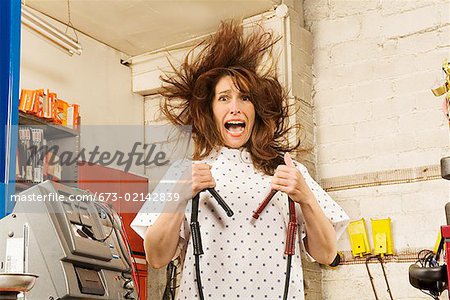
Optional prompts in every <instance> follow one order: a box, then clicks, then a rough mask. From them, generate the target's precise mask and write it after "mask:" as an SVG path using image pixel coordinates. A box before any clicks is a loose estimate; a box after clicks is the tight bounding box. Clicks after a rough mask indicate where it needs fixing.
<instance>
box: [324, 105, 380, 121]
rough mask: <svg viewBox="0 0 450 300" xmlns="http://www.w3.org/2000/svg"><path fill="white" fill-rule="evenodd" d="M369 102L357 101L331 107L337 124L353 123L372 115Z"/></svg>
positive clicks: (367, 118)
mask: <svg viewBox="0 0 450 300" xmlns="http://www.w3.org/2000/svg"><path fill="white" fill-rule="evenodd" d="M371 106H372V105H371V103H367V102H358V103H349V104H342V105H337V106H335V107H334V109H333V113H334V120H335V121H336V123H337V124H353V123H358V122H363V121H368V120H370V119H371V117H372V111H371Z"/></svg>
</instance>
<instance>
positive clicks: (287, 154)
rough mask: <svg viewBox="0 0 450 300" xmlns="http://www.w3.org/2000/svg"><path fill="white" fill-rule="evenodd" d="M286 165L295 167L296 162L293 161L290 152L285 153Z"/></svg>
mask: <svg viewBox="0 0 450 300" xmlns="http://www.w3.org/2000/svg"><path fill="white" fill-rule="evenodd" d="M284 163H285V164H286V166H288V167H295V166H294V162H293V161H292V158H291V155H290V154H289V153H288V152H286V153H284Z"/></svg>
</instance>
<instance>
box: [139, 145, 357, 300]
mask: <svg viewBox="0 0 450 300" xmlns="http://www.w3.org/2000/svg"><path fill="white" fill-rule="evenodd" d="M202 163H208V164H210V165H211V166H212V168H211V172H212V175H213V177H214V178H215V180H216V183H217V186H216V190H217V192H218V193H219V194H220V195H221V196H222V197H223V198H224V200H225V201H226V202H227V204H228V205H229V206H230V207H231V208H232V210H233V211H234V216H233V217H232V218H229V217H227V215H226V214H225V212H224V211H223V210H222V208H221V207H220V206H219V205H218V203H217V202H216V201H215V199H214V198H212V196H211V195H210V194H209V193H208V192H204V193H202V194H201V197H200V206H199V216H198V219H199V223H200V230H201V234H202V244H203V249H204V252H205V253H204V254H203V255H202V256H201V257H200V265H201V270H202V284H203V288H204V294H205V296H207V297H208V298H210V299H212V298H214V299H216V298H226V299H282V296H283V290H284V280H285V271H286V270H285V268H286V256H285V255H284V244H285V238H286V227H287V223H288V205H287V203H288V201H287V196H286V195H285V194H283V193H277V194H276V195H275V197H274V198H273V199H272V201H271V202H270V204H269V205H268V206H267V208H266V209H265V210H264V211H263V213H262V214H261V216H260V218H259V219H258V220H256V221H255V220H254V219H253V218H252V213H253V211H254V210H255V209H256V208H257V207H258V205H259V203H260V202H261V201H262V200H263V199H264V197H265V196H266V194H267V193H268V192H269V189H270V181H271V177H270V176H267V175H264V174H262V173H260V172H258V171H256V170H255V169H254V167H253V165H252V162H251V157H250V154H249V153H248V152H247V151H245V150H238V149H229V148H222V149H221V151H220V152H218V153H214V154H212V155H211V156H210V157H208V158H207V159H205V160H204V161H202ZM295 165H296V167H297V168H298V169H299V171H300V172H301V173H302V175H303V176H304V178H305V181H306V183H307V184H308V186H309V187H310V188H311V190H312V192H313V193H314V194H315V196H316V199H317V200H318V202H319V204H320V205H321V207H322V209H323V210H324V212H325V214H326V216H327V217H328V218H329V219H330V220H331V221H332V223H333V226H334V228H335V229H336V234H337V236H338V237H339V236H340V235H341V234H342V232H343V231H344V230H345V227H346V224H347V223H348V217H347V215H346V214H345V212H344V211H343V210H342V209H341V208H340V207H339V206H338V205H337V204H336V203H335V202H334V201H333V200H332V199H331V198H330V196H329V195H328V194H326V193H325V192H324V191H323V189H322V188H321V187H320V186H319V185H318V184H317V183H316V182H315V181H314V180H313V179H312V178H311V176H310V175H309V174H308V171H307V169H306V168H305V167H304V166H303V165H301V164H300V163H298V162H295ZM296 209H297V210H298V211H297V216H298V224H299V230H298V232H299V238H298V239H297V240H298V241H299V245H298V246H297V247H296V254H295V255H293V258H292V270H291V283H290V288H289V297H288V298H289V299H300V300H301V299H304V292H303V275H302V268H301V259H300V253H303V254H304V255H305V256H306V257H307V258H309V259H310V260H313V258H312V257H311V256H309V254H308V253H307V252H306V251H305V248H304V245H303V239H304V238H305V237H306V227H305V223H304V221H303V216H302V214H301V210H300V208H299V206H298V205H296ZM158 216H159V214H158V213H148V212H146V211H143V210H141V212H140V213H139V214H138V215H137V216H136V218H135V220H134V221H133V222H132V227H133V228H134V229H135V230H136V229H137V232H138V233H140V232H145V229H146V227H147V226H149V225H150V224H152V222H154V221H155V220H156V218H157V217H158ZM189 217H190V214H189V213H186V219H185V223H184V225H183V226H182V228H181V230H180V236H181V237H182V238H181V239H180V246H179V248H180V250H181V248H183V247H187V249H186V259H185V261H184V268H183V276H182V280H181V285H180V290H179V294H178V297H179V299H197V298H198V294H197V285H196V279H195V268H194V257H193V247H192V246H191V243H192V240H191V239H190V236H189V232H188V230H187V229H188V225H187V224H189ZM185 241H188V242H187V243H186V242H185ZM208 295H211V296H208Z"/></svg>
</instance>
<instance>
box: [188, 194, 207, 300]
mask: <svg viewBox="0 0 450 300" xmlns="http://www.w3.org/2000/svg"><path fill="white" fill-rule="evenodd" d="M199 202H200V193H199V194H197V195H195V196H194V198H192V211H191V234H192V245H193V247H194V257H195V277H196V278H197V290H198V295H199V298H200V300H204V296H203V288H202V281H201V277H200V255H202V254H203V248H202V238H201V234H200V224H199V223H198V204H199Z"/></svg>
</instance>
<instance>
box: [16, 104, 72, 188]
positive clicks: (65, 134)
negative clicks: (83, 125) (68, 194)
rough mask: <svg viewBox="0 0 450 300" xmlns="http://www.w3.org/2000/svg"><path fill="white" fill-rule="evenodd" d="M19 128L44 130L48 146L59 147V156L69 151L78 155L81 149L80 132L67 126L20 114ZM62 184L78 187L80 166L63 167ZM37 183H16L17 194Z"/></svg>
mask: <svg viewBox="0 0 450 300" xmlns="http://www.w3.org/2000/svg"><path fill="white" fill-rule="evenodd" d="M19 126H30V127H35V128H42V129H43V130H44V137H45V139H46V140H47V146H48V147H49V148H50V147H53V146H58V149H59V152H58V155H60V154H61V153H63V152H65V151H67V152H70V153H73V155H74V156H76V155H78V153H79V147H80V130H79V129H71V128H68V127H65V126H61V125H56V124H53V123H50V122H47V121H46V120H44V119H41V118H38V117H35V116H33V115H29V114H26V113H23V112H19ZM61 177H62V178H61V181H60V182H61V183H63V184H65V185H69V186H74V187H77V186H78V165H77V164H76V163H75V164H71V165H69V166H65V165H64V166H62V174H61ZM35 184H37V183H34V182H23V181H17V182H16V192H21V191H23V190H25V189H27V188H29V187H31V186H33V185H35Z"/></svg>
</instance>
